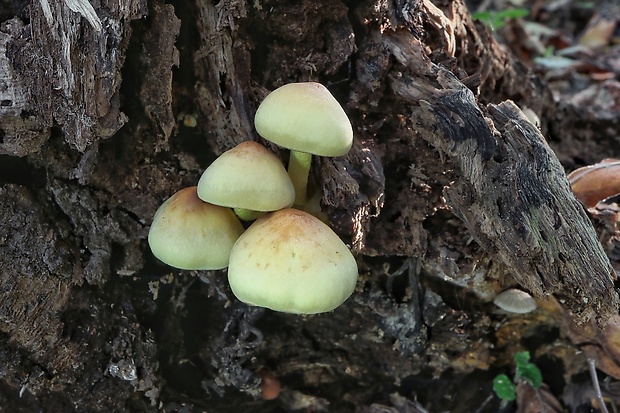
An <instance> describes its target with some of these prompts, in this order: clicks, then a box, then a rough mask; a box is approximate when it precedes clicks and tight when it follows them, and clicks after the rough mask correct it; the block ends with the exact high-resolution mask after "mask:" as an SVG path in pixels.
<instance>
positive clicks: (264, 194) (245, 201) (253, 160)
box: [198, 141, 295, 220]
mask: <svg viewBox="0 0 620 413" xmlns="http://www.w3.org/2000/svg"><path fill="white" fill-rule="evenodd" d="M198 197H200V199H202V200H203V201H206V202H209V203H212V204H214V205H219V206H225V207H229V208H234V209H235V212H236V213H237V215H238V216H239V217H240V218H241V219H244V220H251V219H256V218H257V217H258V216H260V215H262V212H266V211H276V210H278V209H282V208H287V207H290V206H291V205H293V201H294V200H295V188H293V183H292V182H291V179H290V178H289V176H288V174H287V173H286V169H284V165H282V162H280V160H279V159H278V157H277V156H275V155H274V154H273V153H271V152H270V151H269V150H268V149H267V148H265V147H264V146H263V145H261V144H260V143H257V142H253V141H246V142H242V143H240V144H239V145H237V146H236V147H234V148H233V149H231V150H229V151H226V152H224V153H223V154H222V155H221V156H220V157H218V158H217V159H216V160H215V161H213V163H212V164H211V165H209V167H208V168H207V169H206V170H205V171H204V173H203V174H202V176H201V177H200V181H199V182H198ZM255 212H259V213H258V214H256V213H255Z"/></svg>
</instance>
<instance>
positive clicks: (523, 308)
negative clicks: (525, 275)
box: [493, 288, 536, 314]
mask: <svg viewBox="0 0 620 413" xmlns="http://www.w3.org/2000/svg"><path fill="white" fill-rule="evenodd" d="M493 303H494V304H495V305H496V306H498V307H499V308H501V309H502V310H504V311H507V312H509V313H516V314H527V313H530V312H532V311H534V310H536V301H535V300H534V298H532V296H531V295H529V294H528V293H526V292H525V291H522V290H518V289H516V288H510V289H508V290H506V291H502V292H501V293H499V294H497V295H496V296H495V298H494V299H493Z"/></svg>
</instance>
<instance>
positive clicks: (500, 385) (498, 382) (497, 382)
mask: <svg viewBox="0 0 620 413" xmlns="http://www.w3.org/2000/svg"><path fill="white" fill-rule="evenodd" d="M493 391H494V392H495V394H497V397H499V398H500V399H502V400H506V401H513V400H515V399H516V398H517V386H515V385H514V383H513V382H512V381H511V380H510V379H509V378H508V376H506V375H505V374H499V375H498V376H496V377H495V378H494V379H493Z"/></svg>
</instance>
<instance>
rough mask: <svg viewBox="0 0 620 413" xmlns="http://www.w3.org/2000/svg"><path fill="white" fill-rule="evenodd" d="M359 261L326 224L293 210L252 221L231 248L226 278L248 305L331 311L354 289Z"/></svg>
mask: <svg viewBox="0 0 620 413" xmlns="http://www.w3.org/2000/svg"><path fill="white" fill-rule="evenodd" d="M357 276H358V273H357V264H356V262H355V259H354V258H353V255H352V254H351V252H350V251H349V249H348V248H347V246H346V245H345V244H344V242H342V240H341V239H340V238H339V237H338V235H336V234H335V233H334V231H332V230H331V228H329V227H328V226H327V225H325V224H324V223H323V222H321V221H320V220H318V219H317V218H315V217H313V216H312V215H310V214H308V213H306V212H303V211H299V210H296V209H283V210H280V211H276V212H273V213H271V214H268V215H265V216H264V217H262V218H259V219H258V220H256V221H255V222H254V223H253V224H252V225H251V226H250V228H248V229H247V230H246V232H244V233H243V235H242V236H241V237H239V239H238V240H237V242H236V243H235V245H234V246H233V249H232V251H231V253H230V265H229V268H228V281H229V283H230V286H231V288H232V291H233V293H234V294H235V296H236V297H237V298H238V299H239V300H241V301H243V302H245V303H247V304H251V305H256V306H260V307H267V308H270V309H272V310H276V311H283V312H287V313H297V314H315V313H322V312H326V311H331V310H333V309H334V308H336V307H338V306H339V305H340V304H342V303H343V302H344V301H345V300H346V299H347V298H348V297H349V296H350V295H351V294H352V293H353V290H354V289H355V284H356V282H357Z"/></svg>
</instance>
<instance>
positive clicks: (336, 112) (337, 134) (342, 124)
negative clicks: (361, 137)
mask: <svg viewBox="0 0 620 413" xmlns="http://www.w3.org/2000/svg"><path fill="white" fill-rule="evenodd" d="M254 125H255V127H256V131H257V132H258V134H259V135H261V136H262V137H263V138H265V139H267V140H269V141H271V142H273V143H275V144H277V145H280V146H282V147H284V148H288V149H292V150H295V151H299V152H306V153H311V154H313V155H320V156H342V155H346V154H347V153H348V152H349V149H351V145H352V143H353V128H352V127H351V122H350V121H349V118H348V117H347V114H346V113H345V111H344V109H342V106H340V103H338V101H337V100H336V99H335V98H334V96H333V95H332V94H331V93H330V92H329V90H327V88H326V87H325V86H323V85H322V84H320V83H314V82H306V83H289V84H287V85H284V86H282V87H279V88H278V89H276V90H274V91H273V92H271V93H270V94H269V95H267V97H266V98H265V100H263V102H262V103H261V104H260V106H259V107H258V109H257V111H256V115H255V117H254Z"/></svg>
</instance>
